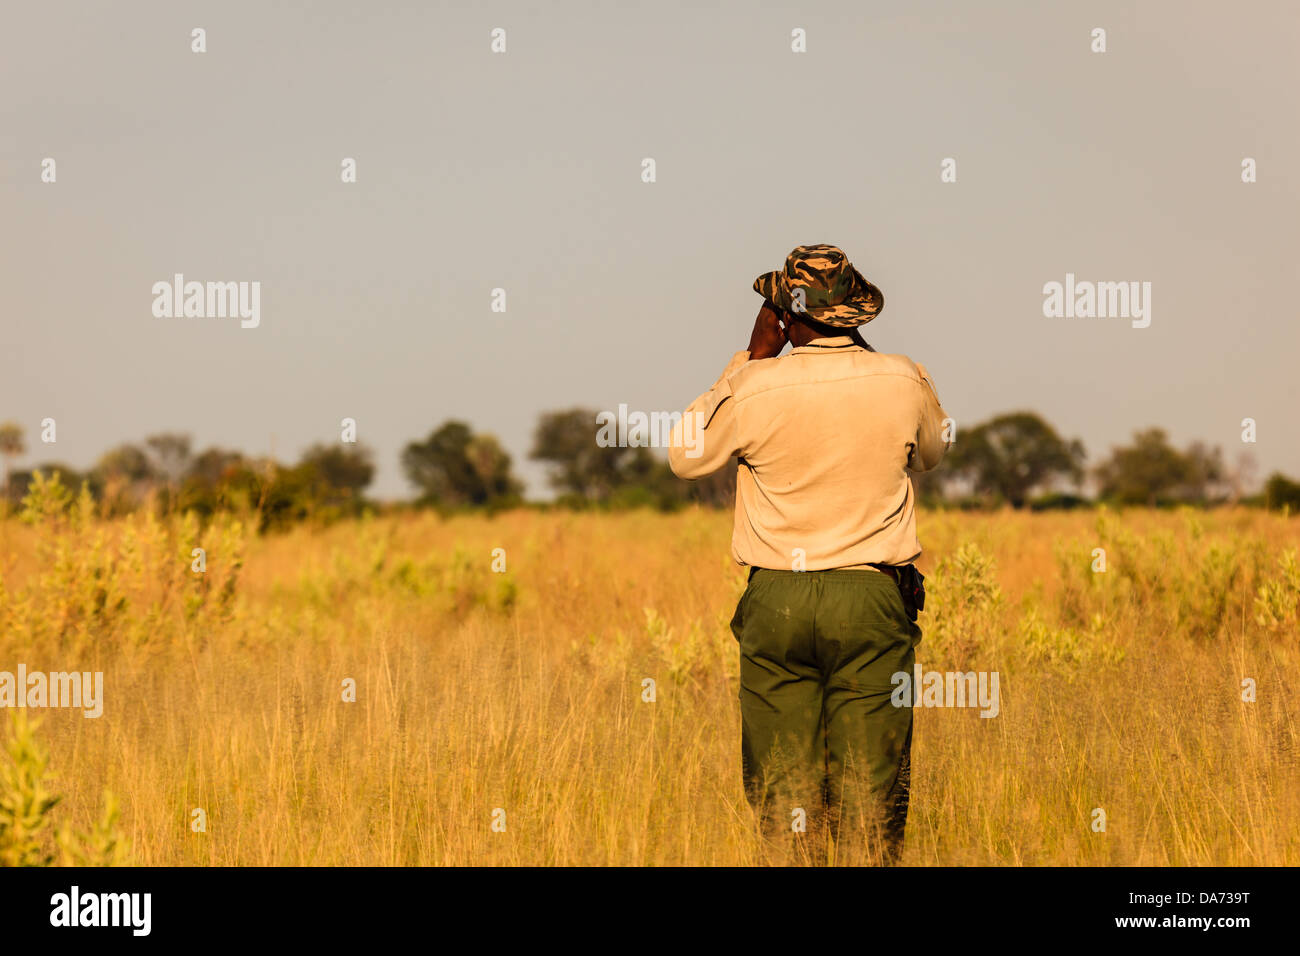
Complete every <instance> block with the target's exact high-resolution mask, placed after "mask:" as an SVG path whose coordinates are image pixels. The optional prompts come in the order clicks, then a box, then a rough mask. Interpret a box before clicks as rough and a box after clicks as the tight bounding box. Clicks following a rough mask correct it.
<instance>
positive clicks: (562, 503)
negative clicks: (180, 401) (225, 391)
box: [0, 408, 1300, 531]
mask: <svg viewBox="0 0 1300 956" xmlns="http://www.w3.org/2000/svg"><path fill="white" fill-rule="evenodd" d="M596 420H597V419H596V412H595V411H594V410H592V409H586V408H572V409H567V410H564V411H551V412H543V413H542V414H541V415H540V416H539V418H538V421H537V425H536V427H535V429H534V432H533V441H532V447H531V449H530V451H529V458H530V459H532V460H535V461H539V462H541V463H542V464H543V465H544V466H545V468H546V471H547V480H548V483H549V484H550V486H551V488H552V490H553V491H554V492H555V493H556V498H555V499H554V501H551V502H546V503H538V502H529V501H526V500H525V498H524V484H523V482H522V481H521V480H520V479H519V478H518V477H517V476H516V475H515V473H514V471H513V462H512V459H511V457H510V455H509V454H508V453H507V452H506V451H505V449H504V448H502V447H501V444H500V442H499V441H498V440H497V439H496V438H495V437H494V436H492V435H490V434H487V433H482V432H475V431H474V430H473V429H472V428H471V427H470V426H469V425H468V424H466V423H465V422H461V421H455V420H450V421H446V422H444V423H443V424H442V425H440V426H439V427H438V428H436V429H434V430H433V431H432V432H431V433H430V434H429V435H428V436H427V437H426V438H424V439H422V440H419V441H412V442H410V443H408V444H407V445H406V446H405V447H404V448H403V449H402V452H401V466H402V470H403V473H404V474H405V476H406V478H407V480H408V482H410V484H411V486H412V487H413V488H414V489H415V492H416V495H415V497H414V498H413V499H412V500H411V501H408V502H403V503H399V504H386V505H385V504H380V503H377V502H374V501H371V500H369V499H367V498H366V497H365V489H366V488H367V487H368V486H369V485H370V483H371V481H372V480H373V478H374V472H375V469H374V462H373V455H372V452H371V450H370V449H369V448H368V447H366V446H365V445H362V444H350V443H349V444H345V443H342V442H339V443H336V444H315V445H312V446H311V447H310V448H308V449H307V450H306V451H305V452H303V454H302V455H301V456H300V457H299V459H298V461H297V462H296V463H295V464H292V465H289V464H284V463H281V462H278V461H276V460H274V459H272V458H270V457H250V456H246V455H244V454H243V453H242V452H238V451H232V450H228V449H222V448H216V447H213V448H208V449H204V450H202V451H195V450H194V449H193V447H192V442H191V439H190V436H188V435H185V434H177V433H163V434H157V435H151V436H149V437H148V438H146V439H145V440H144V442H143V443H142V444H138V445H137V444H132V443H125V444H121V445H118V446H116V447H114V448H112V449H110V450H109V451H108V452H106V453H105V454H104V455H102V456H101V457H100V459H99V460H98V461H97V462H96V463H95V464H94V466H93V467H91V468H90V469H89V470H87V471H84V472H81V471H78V470H77V469H74V468H70V467H68V466H67V465H64V464H60V463H58V462H48V463H43V464H39V465H36V466H34V467H33V468H30V469H19V470H15V469H11V467H10V465H11V462H12V459H13V458H15V457H17V456H19V455H22V454H23V453H24V452H25V450H26V448H25V444H24V438H23V431H22V429H21V427H20V426H18V425H16V424H14V423H12V422H6V423H3V424H0V457H3V463H4V474H3V483H2V484H0V489H2V491H3V495H2V496H0V500H3V501H4V502H6V503H7V507H8V508H9V509H14V508H17V507H20V506H21V503H22V500H23V498H24V497H25V496H26V495H27V494H28V492H29V490H30V488H31V487H32V485H33V482H34V481H35V480H36V477H35V476H36V473H37V472H40V473H41V475H42V476H43V478H45V479H47V480H48V479H49V478H50V477H51V476H52V475H53V473H55V472H58V473H59V476H60V477H59V481H60V483H61V485H62V486H63V487H64V488H66V489H70V490H71V491H72V492H76V491H77V490H79V489H80V487H81V486H82V485H83V484H84V485H85V486H86V488H87V489H88V491H89V493H90V494H91V495H92V496H93V497H94V499H95V501H96V502H97V503H98V505H99V511H100V513H101V514H103V515H105V516H110V517H111V516H115V515H120V514H125V513H128V512H131V511H134V510H136V509H138V508H140V507H143V506H146V505H148V506H151V507H155V508H159V509H161V510H177V511H195V512H197V513H199V514H200V515H210V514H212V513H215V512H217V511H221V510H226V509H230V510H240V511H252V512H256V514H257V515H258V516H259V517H258V522H259V530H262V531H265V530H269V529H273V528H277V527H285V526H288V525H291V524H294V523H296V522H299V521H305V520H331V519H335V518H341V517H347V516H352V515H357V514H360V513H362V512H363V511H365V510H367V509H372V510H381V509H388V508H402V507H430V508H436V509H438V510H440V511H444V512H445V511H457V510H470V509H485V510H489V511H499V510H503V509H506V508H512V507H521V506H529V507H538V506H540V507H564V508H575V509H579V508H593V507H594V508H610V509H620V508H633V507H651V508H657V509H659V510H662V511H672V510H676V509H678V508H681V507H684V506H686V505H689V504H693V503H694V504H699V505H702V506H705V507H714V508H720V507H727V508H729V507H731V506H732V504H733V502H734V496H735V471H736V470H735V468H734V467H732V468H724V469H722V470H721V471H719V472H717V473H716V474H714V475H713V476H710V477H708V478H705V479H701V480H699V481H684V480H682V479H679V478H678V477H677V476H675V475H674V474H673V473H672V471H671V469H670V468H669V467H668V462H667V460H666V459H665V457H664V456H663V455H662V454H656V453H655V452H653V451H652V450H651V449H649V448H646V447H637V446H632V447H602V446H601V445H599V444H597V442H596V432H597V424H596ZM1253 467H1254V464H1253V459H1252V458H1251V457H1250V456H1249V455H1248V454H1243V455H1242V456H1240V457H1239V460H1238V462H1237V463H1236V464H1235V465H1233V466H1228V465H1227V464H1225V462H1224V459H1223V454H1222V451H1221V450H1220V449H1219V448H1217V447H1216V448H1210V447H1207V446H1205V445H1204V444H1202V443H1200V442H1193V443H1192V444H1191V445H1189V446H1188V447H1187V448H1185V449H1181V450H1180V449H1177V448H1175V447H1174V446H1173V445H1172V444H1171V443H1170V441H1169V439H1168V436H1167V435H1166V433H1165V432H1164V431H1163V430H1162V429H1160V428H1148V429H1144V430H1140V431H1138V432H1136V433H1135V434H1134V435H1133V438H1132V440H1131V442H1130V443H1129V444H1127V445H1123V446H1117V447H1114V448H1112V450H1111V452H1110V454H1109V456H1108V457H1106V458H1105V459H1103V460H1101V461H1100V462H1098V463H1097V464H1096V465H1094V466H1092V467H1091V468H1088V467H1087V466H1086V454H1085V451H1084V448H1083V445H1082V443H1081V442H1079V441H1078V440H1077V439H1072V440H1067V439H1064V438H1062V437H1061V436H1060V435H1059V434H1058V433H1057V432H1056V430H1055V429H1054V428H1053V427H1052V426H1051V425H1050V424H1048V423H1047V422H1046V421H1045V420H1044V419H1043V418H1042V417H1041V416H1039V415H1037V414H1036V413H1033V412H1024V411H1022V412H1011V413H1007V414H1002V415H997V416H995V417H993V418H991V419H989V420H988V421H986V422H983V423H980V424H978V425H975V426H973V427H972V428H970V429H968V430H965V431H963V432H960V433H959V434H958V435H957V440H956V442H955V443H954V444H953V446H952V447H951V449H950V450H949V452H948V454H947V456H946V457H945V459H944V462H943V464H942V465H940V467H939V468H937V469H935V470H934V471H932V472H927V473H924V474H920V475H915V476H913V477H914V481H915V485H916V489H917V495H918V498H919V499H920V500H921V502H922V503H924V504H926V505H929V506H934V507H958V508H969V509H982V508H997V507H1002V506H1008V505H1009V506H1010V507H1012V508H1032V509H1044V508H1073V507H1086V506H1090V505H1092V504H1094V503H1096V502H1109V503H1114V504H1119V505H1143V506H1151V507H1162V506H1170V505H1184V504H1185V505H1197V506H1214V505H1219V504H1228V503H1240V504H1246V505H1253V506H1258V507H1266V508H1288V509H1290V510H1291V511H1300V483H1297V482H1296V481H1294V480H1292V479H1290V478H1288V477H1287V476H1285V475H1283V474H1281V473H1274V474H1273V475H1271V476H1270V477H1269V478H1268V480H1267V481H1266V482H1265V483H1264V485H1263V488H1262V490H1260V491H1258V492H1255V493H1249V494H1248V493H1247V488H1248V486H1249V485H1250V483H1251V480H1252V472H1253ZM1088 479H1091V481H1092V483H1093V485H1094V487H1095V492H1094V493H1093V494H1092V495H1091V496H1089V495H1085V494H1084V491H1083V488H1084V483H1085V481H1086V480H1088Z"/></svg>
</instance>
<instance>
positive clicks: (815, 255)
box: [754, 243, 885, 328]
mask: <svg viewBox="0 0 1300 956" xmlns="http://www.w3.org/2000/svg"><path fill="white" fill-rule="evenodd" d="M796 289H803V290H804V291H803V308H802V309H796V308H794V304H795V290H796ZM754 291H755V292H757V293H758V294H759V295H761V296H762V297H763V298H765V299H767V300H768V301H769V302H771V303H773V304H774V305H777V306H779V307H780V308H782V309H786V310H787V311H791V312H796V313H800V314H803V315H807V316H808V318H810V319H814V320H816V321H818V322H821V323H823V324H825V325H834V326H840V327H843V328H851V327H853V326H855V325H865V324H866V323H868V322H870V321H871V320H872V319H874V318H875V317H876V316H877V315H879V314H880V310H881V309H883V308H884V307H885V297H884V295H883V294H882V293H881V291H880V290H879V289H877V288H876V287H875V286H874V285H872V284H871V283H870V282H868V281H867V280H866V279H864V278H862V273H860V272H858V270H857V269H855V268H853V264H852V263H850V262H849V259H848V256H846V255H845V254H844V253H843V251H842V250H840V249H839V248H837V247H835V246H828V245H826V244H825V243H818V244H817V245H815V246H798V247H796V249H795V250H794V252H792V253H790V255H788V256H787V257H786V260H785V270H784V271H783V272H765V273H763V275H761V276H759V277H758V278H757V279H755V280H754Z"/></svg>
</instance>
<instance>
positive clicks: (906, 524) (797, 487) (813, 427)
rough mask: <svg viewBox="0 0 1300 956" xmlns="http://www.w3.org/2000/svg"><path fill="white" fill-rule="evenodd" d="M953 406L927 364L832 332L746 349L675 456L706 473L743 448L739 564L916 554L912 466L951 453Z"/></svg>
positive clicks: (736, 538) (706, 397)
mask: <svg viewBox="0 0 1300 956" xmlns="http://www.w3.org/2000/svg"><path fill="white" fill-rule="evenodd" d="M945 418H946V416H945V415H944V411H943V408H942V407H940V405H939V396H938V394H937V393H936V391H935V388H934V383H933V382H932V381H931V380H930V377H929V374H928V373H927V372H926V370H925V368H924V366H921V365H917V364H916V363H914V362H913V361H912V360H911V359H909V358H908V357H907V356H905V355H884V354H881V353H879V352H872V351H868V350H867V349H864V348H861V347H860V346H858V345H855V344H854V343H853V340H852V339H850V338H849V337H848V336H835V337H833V338H821V339H816V340H814V341H812V342H810V343H809V344H807V345H805V346H803V347H801V348H796V349H794V350H792V351H791V352H790V353H789V354H788V355H784V356H781V357H779V358H770V359H759V360H757V361H751V360H750V358H749V353H748V352H737V353H736V354H735V355H734V356H733V357H732V359H731V361H730V362H729V363H728V364H727V367H726V368H725V369H724V370H723V372H722V377H721V378H719V379H718V381H717V382H716V383H714V385H713V387H712V388H711V389H709V390H708V391H707V392H705V393H704V394H703V395H701V396H700V397H699V398H697V399H696V400H695V401H694V402H692V403H691V405H690V407H689V408H687V410H686V414H684V415H683V416H682V421H681V423H680V424H679V425H678V426H677V427H676V428H675V429H674V431H673V436H672V442H671V446H670V448H669V452H668V458H669V463H670V464H671V466H672V469H673V472H674V473H675V474H676V475H678V476H679V477H681V478H702V477H704V476H705V475H708V474H712V473H713V472H715V471H717V470H718V469H719V468H721V467H723V466H724V465H725V464H726V463H727V462H728V461H729V460H730V459H731V458H732V457H733V456H739V458H740V466H739V472H738V474H737V478H736V520H735V528H734V531H733V534H732V539H731V550H732V556H733V557H734V558H735V559H736V561H737V563H739V564H742V565H752V566H755V567H760V568H774V569H784V570H791V569H796V570H807V571H820V570H825V569H828V568H853V567H861V566H864V565H869V564H893V565H901V564H908V563H909V562H911V561H914V560H916V558H917V557H918V556H919V555H920V553H921V544H920V542H919V541H918V540H917V536H916V507H915V505H916V495H915V492H914V490H913V487H912V480H911V477H910V476H909V474H908V470H909V469H910V470H912V471H927V470H929V469H931V468H933V467H934V466H935V465H937V464H938V463H939V461H940V460H941V459H942V458H943V455H944V452H945V451H947V448H948V443H947V442H946V441H945V438H944V432H945V429H944V422H945Z"/></svg>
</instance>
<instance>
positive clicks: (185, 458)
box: [144, 433, 192, 485]
mask: <svg viewBox="0 0 1300 956" xmlns="http://www.w3.org/2000/svg"><path fill="white" fill-rule="evenodd" d="M144 446H145V449H146V455H147V457H148V458H149V465H150V469H151V470H152V471H153V473H154V474H155V475H157V476H158V477H159V478H161V479H162V480H163V481H165V482H167V484H168V485H175V484H176V483H177V482H179V481H180V479H181V477H182V476H183V475H184V474H185V472H186V470H188V468H189V466H190V460H191V458H192V455H191V453H190V436H189V435H181V434H175V433H164V434H158V435H150V436H149V437H148V438H146V439H145V440H144Z"/></svg>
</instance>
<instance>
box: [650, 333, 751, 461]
mask: <svg viewBox="0 0 1300 956" xmlns="http://www.w3.org/2000/svg"><path fill="white" fill-rule="evenodd" d="M748 361H749V352H748V351H743V352H737V353H736V354H735V355H733V356H732V357H731V361H730V362H728V363H727V367H726V368H725V369H723V370H722V375H721V376H719V377H718V380H717V381H716V382H714V383H713V387H712V388H710V389H709V390H708V391H707V392H705V393H704V394H703V395H701V396H700V397H699V398H697V399H696V400H695V401H693V402H691V404H690V405H689V406H687V408H686V411H685V412H683V413H682V420H681V421H680V422H678V423H677V426H676V427H675V428H674V429H673V434H672V440H671V441H670V442H669V446H668V465H669V467H671V468H672V470H673V474H674V475H676V476H677V477H678V478H687V479H694V478H703V477H704V476H705V475H711V474H713V473H714V472H715V471H717V470H718V469H719V468H721V467H722V466H723V465H725V464H726V463H727V462H729V461H730V460H731V459H732V458H734V457H735V456H737V455H739V454H740V453H741V449H740V439H739V437H738V430H737V427H736V403H735V402H734V401H732V397H731V383H730V381H728V379H729V378H730V376H731V374H732V373H733V372H735V371H736V370H737V369H739V368H740V367H741V366H742V365H744V364H745V363H746V362H748Z"/></svg>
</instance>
